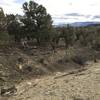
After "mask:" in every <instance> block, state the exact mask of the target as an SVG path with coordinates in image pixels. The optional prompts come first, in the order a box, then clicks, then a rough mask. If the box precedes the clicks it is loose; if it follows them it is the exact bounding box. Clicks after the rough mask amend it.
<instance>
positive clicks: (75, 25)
mask: <svg viewBox="0 0 100 100" xmlns="http://www.w3.org/2000/svg"><path fill="white" fill-rule="evenodd" d="M69 25H70V26H73V27H86V26H100V22H74V23H69ZM64 26H67V24H65V23H63V24H58V25H55V27H64Z"/></svg>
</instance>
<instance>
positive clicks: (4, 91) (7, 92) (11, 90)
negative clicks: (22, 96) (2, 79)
mask: <svg viewBox="0 0 100 100" xmlns="http://www.w3.org/2000/svg"><path fill="white" fill-rule="evenodd" d="M16 92H17V88H16V87H15V86H9V87H3V88H1V96H11V95H14V94H15V93H16Z"/></svg>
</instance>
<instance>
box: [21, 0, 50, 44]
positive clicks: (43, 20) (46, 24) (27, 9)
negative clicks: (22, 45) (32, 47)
mask: <svg viewBox="0 0 100 100" xmlns="http://www.w3.org/2000/svg"><path fill="white" fill-rule="evenodd" d="M23 10H24V13H25V15H24V17H23V19H22V20H21V21H22V22H23V23H24V30H25V32H26V36H27V35H28V36H30V37H32V38H36V39H37V42H38V43H39V44H40V43H41V42H47V41H48V40H49V39H50V34H51V31H52V18H51V16H50V15H49V14H48V13H47V11H46V9H45V7H43V6H42V5H38V4H37V3H36V2H34V1H30V2H29V3H27V2H25V3H24V4H23Z"/></svg>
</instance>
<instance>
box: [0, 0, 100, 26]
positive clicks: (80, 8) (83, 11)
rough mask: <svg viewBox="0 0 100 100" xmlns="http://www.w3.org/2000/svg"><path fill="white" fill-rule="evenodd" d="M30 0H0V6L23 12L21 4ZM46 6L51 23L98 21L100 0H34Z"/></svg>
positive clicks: (8, 9)
mask: <svg viewBox="0 0 100 100" xmlns="http://www.w3.org/2000/svg"><path fill="white" fill-rule="evenodd" d="M25 1H27V2H28V1H30V0H0V7H2V8H3V9H4V12H5V13H7V14H9V13H13V14H23V10H22V4H23V3H24V2H25ZM31 1H32V0H31ZM34 1H35V2H37V3H39V4H42V5H43V6H44V7H46V9H47V12H48V13H49V14H51V16H52V19H53V23H54V24H59V23H71V22H85V21H100V0H34Z"/></svg>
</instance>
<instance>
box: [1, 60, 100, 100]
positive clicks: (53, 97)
mask: <svg viewBox="0 0 100 100" xmlns="http://www.w3.org/2000/svg"><path fill="white" fill-rule="evenodd" d="M66 73H67V72H66ZM66 73H64V72H56V74H55V75H52V76H45V77H42V78H40V79H31V80H27V81H24V82H22V83H20V84H19V85H17V89H18V91H17V94H16V95H15V96H13V97H10V98H1V99H0V100H100V61H99V62H98V63H95V64H90V65H89V68H88V69H87V70H84V71H82V72H77V73H72V74H69V75H65V74H66ZM62 75H63V76H62ZM59 76H62V77H59ZM55 77H58V78H55Z"/></svg>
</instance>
